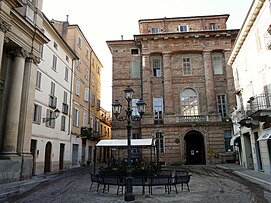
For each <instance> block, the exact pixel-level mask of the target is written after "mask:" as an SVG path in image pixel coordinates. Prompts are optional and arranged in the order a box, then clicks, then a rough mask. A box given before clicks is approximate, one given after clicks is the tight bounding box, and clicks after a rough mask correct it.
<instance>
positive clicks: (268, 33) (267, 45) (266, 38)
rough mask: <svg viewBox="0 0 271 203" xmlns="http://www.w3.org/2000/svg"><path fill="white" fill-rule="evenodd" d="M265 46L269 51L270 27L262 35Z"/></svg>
mask: <svg viewBox="0 0 271 203" xmlns="http://www.w3.org/2000/svg"><path fill="white" fill-rule="evenodd" d="M264 41H265V45H266V47H267V48H268V49H271V25H270V26H269V28H268V29H267V31H266V32H265V34H264Z"/></svg>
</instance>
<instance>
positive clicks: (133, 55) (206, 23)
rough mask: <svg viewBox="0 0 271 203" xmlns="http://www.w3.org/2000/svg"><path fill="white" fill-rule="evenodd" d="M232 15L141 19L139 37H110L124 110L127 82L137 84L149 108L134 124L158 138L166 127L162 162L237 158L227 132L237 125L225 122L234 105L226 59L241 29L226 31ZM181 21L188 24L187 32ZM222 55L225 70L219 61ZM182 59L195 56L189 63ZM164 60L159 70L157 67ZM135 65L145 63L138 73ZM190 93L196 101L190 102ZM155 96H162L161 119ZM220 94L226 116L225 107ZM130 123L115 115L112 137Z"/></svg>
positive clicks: (138, 131) (117, 94)
mask: <svg viewBox="0 0 271 203" xmlns="http://www.w3.org/2000/svg"><path fill="white" fill-rule="evenodd" d="M227 19H228V15H216V16H200V17H183V18H163V19H147V20H140V21H139V28H140V32H141V33H140V34H139V35H135V36H134V40H121V41H108V42H107V44H108V46H109V48H110V50H111V53H112V56H113V88H112V91H113V92H112V93H113V94H112V95H113V101H114V100H115V99H118V100H119V101H120V103H121V104H122V105H123V106H124V109H125V105H126V101H125V98H124V92H123V89H124V88H125V87H126V86H127V85H130V86H131V87H132V88H133V90H134V97H133V98H138V99H139V98H143V100H144V102H145V103H146V104H147V107H146V113H145V114H144V115H143V118H142V120H141V122H140V124H138V123H134V125H133V129H132V134H140V135H141V138H155V137H156V135H157V134H159V133H161V134H162V135H163V141H162V143H163V144H164V145H163V153H161V154H160V155H159V161H162V162H165V164H166V165H169V164H171V163H176V162H178V163H181V164H185V163H187V164H205V163H220V162H224V161H226V159H231V158H232V152H226V150H225V144H224V131H230V130H231V128H232V127H231V123H227V122H223V120H225V118H227V116H228V115H230V111H231V109H232V108H233V107H234V106H235V97H234V94H233V90H234V88H233V87H234V84H233V76H232V70H231V67H229V66H228V65H226V61H227V60H228V57H229V52H230V50H231V48H232V45H233V42H234V40H235V38H236V36H237V33H238V30H226V21H227ZM210 24H213V25H212V29H213V30H210V29H209V28H210V27H211V25H210ZM180 25H182V26H187V28H189V29H188V30H186V31H183V32H181V31H180V29H183V28H181V27H180ZM152 28H158V29H156V31H155V32H157V30H158V33H151V32H152V30H155V29H152ZM135 50H138V54H137V52H136V51H135ZM217 58H218V59H219V63H221V64H222V66H221V68H222V69H221V70H219V71H221V72H217V70H215V69H214V67H213V64H215V60H218V59H217ZM183 61H188V62H187V63H188V65H186V66H187V67H188V68H187V67H185V65H184V64H185V62H183ZM157 63H159V64H160V65H159V64H158V67H160V69H159V70H158V71H157V69H155V68H153V67H154V66H156V65H157ZM135 64H140V65H139V67H138V68H139V70H138V72H139V74H135V72H136V71H135V70H136V65H135ZM187 71H188V72H187ZM187 93H189V94H190V95H188V97H189V99H191V98H192V97H191V94H192V95H193V94H194V96H195V97H193V98H195V99H194V100H193V101H192V100H189V102H187V99H188V97H187ZM154 98H160V100H161V101H162V106H161V108H162V113H161V115H160V114H159V116H160V117H159V119H158V120H157V118H156V117H155V113H154V111H155V109H156V108H157V107H154V104H153V102H154V100H155V99H154ZM218 98H220V100H219V101H220V103H221V102H222V103H223V105H222V106H223V107H222V108H223V110H222V111H223V112H225V113H224V114H223V113H220V112H219V110H218V104H219V102H218ZM221 98H222V100H221ZM185 102H186V104H187V105H184V104H185ZM191 105H192V107H191ZM123 113H124V112H123ZM223 118H224V119H223ZM124 124H125V123H121V122H119V121H116V119H115V118H113V128H112V129H113V139H114V138H126V135H127V133H126V125H124ZM193 140H195V141H193ZM188 153H189V154H188ZM142 159H144V160H149V159H150V153H147V152H146V150H143V153H142Z"/></svg>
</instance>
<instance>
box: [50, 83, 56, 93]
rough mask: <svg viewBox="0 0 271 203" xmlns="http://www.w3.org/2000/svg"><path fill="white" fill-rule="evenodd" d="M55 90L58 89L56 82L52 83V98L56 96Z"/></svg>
mask: <svg viewBox="0 0 271 203" xmlns="http://www.w3.org/2000/svg"><path fill="white" fill-rule="evenodd" d="M55 89H56V84H55V83H54V82H51V92H50V94H51V95H52V96H55Z"/></svg>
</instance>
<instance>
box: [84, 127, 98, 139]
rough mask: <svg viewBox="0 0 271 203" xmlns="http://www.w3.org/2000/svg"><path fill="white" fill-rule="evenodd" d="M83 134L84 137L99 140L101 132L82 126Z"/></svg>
mask: <svg viewBox="0 0 271 203" xmlns="http://www.w3.org/2000/svg"><path fill="white" fill-rule="evenodd" d="M81 136H82V138H86V139H90V140H99V134H98V133H97V132H93V130H92V128H87V127H82V128H81Z"/></svg>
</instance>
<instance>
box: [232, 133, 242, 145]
mask: <svg viewBox="0 0 271 203" xmlns="http://www.w3.org/2000/svg"><path fill="white" fill-rule="evenodd" d="M238 137H240V134H237V135H234V136H233V137H232V138H231V141H230V145H231V146H233V145H234V141H235V140H236V139H237V138H238Z"/></svg>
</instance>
